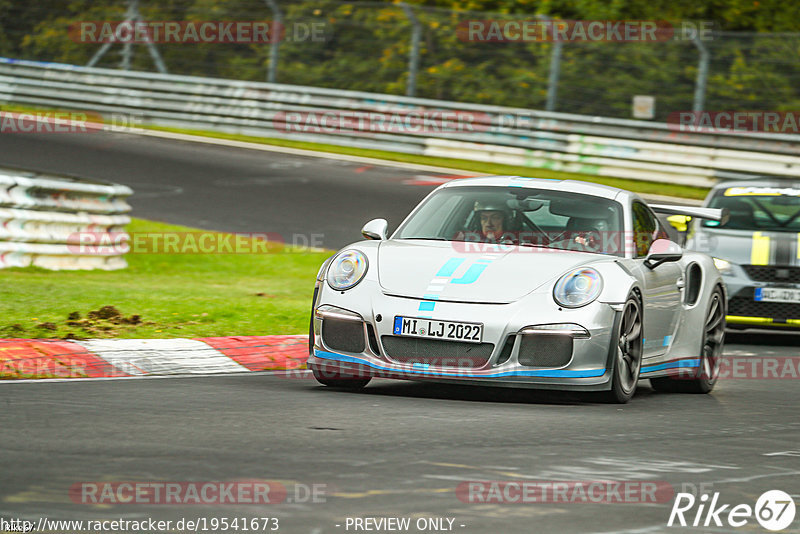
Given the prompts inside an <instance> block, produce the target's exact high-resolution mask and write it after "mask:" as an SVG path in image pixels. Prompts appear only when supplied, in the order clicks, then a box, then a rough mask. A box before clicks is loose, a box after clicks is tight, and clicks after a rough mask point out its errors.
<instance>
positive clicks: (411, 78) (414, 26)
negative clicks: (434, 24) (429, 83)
mask: <svg viewBox="0 0 800 534" xmlns="http://www.w3.org/2000/svg"><path fill="white" fill-rule="evenodd" d="M398 5H399V6H400V7H402V8H403V12H404V13H405V14H406V18H408V21H409V22H410V23H411V51H410V52H409V55H408V82H407V83H406V96H414V95H415V94H416V92H417V72H418V71H419V42H420V40H421V39H422V24H421V23H420V21H419V19H418V18H417V16H416V15H415V14H414V11H413V10H412V9H411V6H409V5H408V4H406V3H405V2H399V3H398Z"/></svg>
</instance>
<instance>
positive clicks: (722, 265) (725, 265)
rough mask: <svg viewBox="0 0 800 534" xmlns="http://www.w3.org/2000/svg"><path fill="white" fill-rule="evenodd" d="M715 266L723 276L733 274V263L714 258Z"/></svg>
mask: <svg viewBox="0 0 800 534" xmlns="http://www.w3.org/2000/svg"><path fill="white" fill-rule="evenodd" d="M714 265H716V267H717V270H718V271H719V272H720V273H722V274H730V273H731V272H733V268H732V267H731V262H729V261H727V260H723V259H720V258H714Z"/></svg>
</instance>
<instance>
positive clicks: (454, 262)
mask: <svg viewBox="0 0 800 534" xmlns="http://www.w3.org/2000/svg"><path fill="white" fill-rule="evenodd" d="M462 263H464V258H450V259H449V260H447V262H446V263H445V264H444V265H442V268H441V269H439V272H438V273H436V276H446V277H449V276H453V273H454V272H456V269H458V268H459V267H460V266H461V264H462Z"/></svg>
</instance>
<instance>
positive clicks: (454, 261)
mask: <svg viewBox="0 0 800 534" xmlns="http://www.w3.org/2000/svg"><path fill="white" fill-rule="evenodd" d="M654 212H660V213H665V214H675V213H680V214H685V215H691V216H693V217H695V218H705V219H708V220H722V218H723V210H716V209H708V208H686V207H678V206H648V205H647V204H646V203H645V202H644V201H642V200H641V199H640V198H639V197H638V196H637V195H636V194H634V193H630V192H628V191H623V190H620V189H615V188H611V187H605V186H600V185H596V184H591V183H584V182H577V181H554V180H544V179H534V178H522V177H489V178H472V179H462V180H454V181H452V182H449V183H447V184H445V185H442V186H440V187H439V188H437V189H436V190H434V191H433V192H432V193H431V194H430V195H428V196H427V197H426V198H425V199H424V200H423V201H422V202H421V203H420V204H419V205H418V206H417V207H416V208H415V209H414V210H413V211H412V212H411V214H410V215H409V216H408V217H407V218H406V220H405V221H403V223H402V224H401V225H400V226H399V228H398V229H397V230H396V231H395V232H394V234H392V236H391V237H387V222H386V221H385V220H383V219H376V220H373V221H370V222H369V223H367V224H366V225H365V226H364V228H363V230H362V233H363V235H364V237H365V238H366V241H360V242H358V243H354V244H352V245H350V246H347V247H345V248H344V249H342V250H341V251H340V252H338V253H337V254H336V255H335V256H333V257H332V258H330V259H329V260H327V261H326V262H325V263H324V264H323V266H322V268H321V269H320V271H319V274H318V275H317V281H316V286H315V289H314V301H313V308H312V317H311V327H310V330H311V331H310V341H309V343H310V356H309V360H308V367H309V368H310V369H311V370H312V371H313V373H314V376H315V377H316V379H317V380H318V381H319V382H321V383H322V384H325V385H328V386H334V387H349V388H359V387H363V386H365V385H366V384H367V383H368V382H369V380H370V379H371V378H372V377H388V378H400V379H410V380H435V381H452V382H459V383H467V384H474V385H496V386H512V387H533V388H549V389H573V390H582V391H588V390H596V391H603V392H605V393H603V394H602V395H604V396H606V397H607V399H608V400H610V401H613V402H627V401H628V400H629V399H630V398H631V396H632V395H633V393H634V391H635V389H636V386H637V383H638V381H639V379H640V378H649V379H650V380H651V383H652V384H653V386H654V387H655V388H657V389H660V390H676V391H694V392H704V393H705V392H708V391H710V390H711V389H712V388H713V387H714V383H715V381H716V379H717V373H718V369H719V366H718V359H719V357H720V355H721V352H722V346H723V338H724V333H725V302H726V300H725V285H724V284H723V281H722V277H721V276H720V274H719V272H718V271H717V269H716V267H715V266H714V262H713V260H712V259H711V257H709V256H707V255H705V254H702V253H698V252H686V251H683V250H682V249H681V247H680V246H678V245H677V244H675V243H673V242H672V241H669V240H667V239H666V233H665V232H664V229H663V227H662V226H661V223H660V222H659V220H658V218H657V217H656V216H655V215H654Z"/></svg>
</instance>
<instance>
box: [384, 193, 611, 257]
mask: <svg viewBox="0 0 800 534" xmlns="http://www.w3.org/2000/svg"><path fill="white" fill-rule="evenodd" d="M621 230H622V207H621V206H620V205H619V203H617V202H615V201H613V200H610V199H606V198H602V197H597V196H592V195H583V194H579V193H573V192H565V191H550V190H544V189H532V188H520V187H514V188H500V187H481V186H475V187H452V188H444V189H441V190H439V191H437V192H436V193H435V194H433V195H432V196H430V197H429V198H428V199H427V200H426V201H425V202H424V203H423V204H422V205H421V206H420V207H419V209H418V210H417V211H416V212H415V213H414V214H413V215H412V216H411V217H409V219H408V220H407V221H406V222H404V223H403V225H401V227H400V228H398V230H397V232H396V233H395V234H394V235H393V236H392V237H393V238H394V239H434V240H447V241H476V242H496V243H503V244H514V245H525V246H538V247H547V248H559V249H570V250H578V251H584V252H592V253H600V254H613V255H617V256H623V255H624V243H623V240H622V238H621V236H622V232H621Z"/></svg>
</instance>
